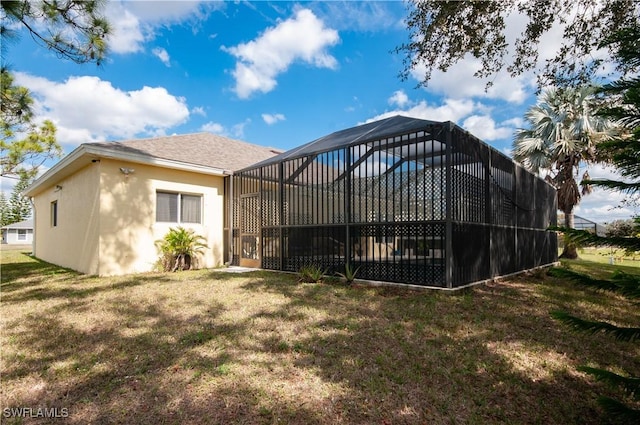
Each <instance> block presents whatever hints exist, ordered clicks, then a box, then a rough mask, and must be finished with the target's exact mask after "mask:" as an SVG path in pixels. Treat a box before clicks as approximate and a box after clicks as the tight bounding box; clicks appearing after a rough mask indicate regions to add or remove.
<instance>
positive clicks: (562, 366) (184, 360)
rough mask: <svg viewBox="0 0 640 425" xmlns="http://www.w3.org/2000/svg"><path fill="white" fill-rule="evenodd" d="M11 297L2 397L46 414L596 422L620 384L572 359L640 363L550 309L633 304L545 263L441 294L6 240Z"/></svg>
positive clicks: (581, 265)
mask: <svg viewBox="0 0 640 425" xmlns="http://www.w3.org/2000/svg"><path fill="white" fill-rule="evenodd" d="M571 264H572V267H574V268H577V269H582V270H585V269H597V270H599V272H600V273H607V272H608V270H609V269H607V268H608V267H609V266H608V265H606V264H605V265H600V264H596V265H594V263H589V262H586V261H584V260H581V261H579V262H573V263H571ZM630 270H636V269H635V268H630ZM637 270H639V272H640V269H637ZM0 296H1V301H0V303H1V304H0V305H1V325H2V328H1V332H2V333H1V335H0V346H1V347H2V350H1V351H2V362H1V365H0V379H1V385H0V388H1V389H0V394H1V406H0V407H1V408H2V409H4V408H7V407H9V408H11V407H30V408H33V409H37V408H39V407H48V408H51V407H58V408H66V409H68V414H69V417H68V418H66V419H52V420H51V423H72V424H85V423H94V424H102V423H123V424H124V423H142V424H183V423H190V424H207V423H211V424H217V423H221V424H227V423H238V424H272V423H284V424H287V423H293V424H336V423H338V424H339V423H344V424H346V423H349V424H351V423H356V424H486V423H505V424H601V423H605V421H604V419H603V417H602V414H601V412H600V410H599V409H598V407H597V404H596V400H595V399H596V397H597V396H598V395H600V394H604V395H609V396H614V397H620V396H621V395H620V394H619V393H617V392H616V391H613V390H610V389H608V388H607V387H605V386H604V385H602V384H600V383H596V382H594V381H593V380H592V379H591V378H590V377H588V376H586V375H584V374H582V373H580V372H577V371H576V370H575V368H576V366H578V365H583V364H588V365H592V366H599V367H612V368H615V370H617V371H620V370H621V369H620V368H623V369H624V370H627V371H629V372H632V373H634V374H636V375H638V374H639V373H640V352H639V347H638V345H637V344H631V343H624V342H617V341H614V340H611V339H609V338H608V337H606V336H595V337H585V336H583V335H575V334H572V333H571V332H570V331H568V330H567V329H566V328H565V327H564V326H563V325H561V324H559V323H557V322H555V321H554V320H552V319H551V318H550V317H549V311H551V310H556V309H563V310H567V311H569V312H571V313H573V314H577V315H580V316H583V317H587V318H600V319H607V320H610V321H614V322H615V323H617V324H620V325H625V324H626V325H632V324H635V325H637V324H638V323H639V322H640V315H639V311H638V308H637V306H636V305H633V304H632V303H630V302H628V301H626V300H624V299H622V298H619V297H617V296H614V295H608V294H601V293H597V292H595V291H592V290H585V289H581V288H579V287H577V286H574V285H573V284H570V283H567V282H565V281H562V280H560V279H555V278H551V277H548V276H546V275H545V273H544V272H538V273H535V274H532V275H528V276H523V277H518V278H512V279H509V280H505V281H502V282H498V283H491V284H487V285H482V286H478V287H475V288H473V289H470V290H464V291H461V292H457V293H455V294H446V293H443V292H437V291H410V290H404V289H397V288H373V287H367V286H362V285H355V286H352V287H347V286H344V285H342V284H340V283H338V282H328V283H322V284H309V283H304V284H300V283H297V282H296V276H294V275H287V274H280V273H269V272H251V273H247V274H231V273H226V272H220V271H211V270H201V271H194V272H182V273H175V274H143V275H136V276H124V277H117V278H96V277H89V276H83V275H78V274H75V273H73V272H70V271H67V270H63V269H60V268H58V267H55V266H52V265H50V264H46V263H43V262H39V261H37V260H34V259H32V258H30V257H29V256H27V255H26V254H24V253H21V252H19V251H3V252H2V284H1V293H0ZM3 412H4V411H3ZM0 414H1V413H0ZM30 421H33V423H46V421H45V422H43V421H42V420H35V419H33V420H32V419H25V420H24V423H32V422H30ZM2 423H21V422H20V419H16V418H6V417H3V418H2Z"/></svg>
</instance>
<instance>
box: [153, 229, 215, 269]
mask: <svg viewBox="0 0 640 425" xmlns="http://www.w3.org/2000/svg"><path fill="white" fill-rule="evenodd" d="M205 241H206V239H205V238H204V236H200V235H196V234H195V232H194V231H193V230H188V229H185V228H184V227H177V228H171V229H169V232H168V233H167V234H166V235H165V236H164V238H162V239H160V240H158V241H156V246H157V247H158V251H159V252H160V260H159V266H160V268H161V269H162V270H163V271H167V272H168V271H172V272H175V271H178V270H190V269H195V268H196V265H197V264H196V263H197V255H198V254H202V251H203V250H204V249H205V248H207V245H206V244H205Z"/></svg>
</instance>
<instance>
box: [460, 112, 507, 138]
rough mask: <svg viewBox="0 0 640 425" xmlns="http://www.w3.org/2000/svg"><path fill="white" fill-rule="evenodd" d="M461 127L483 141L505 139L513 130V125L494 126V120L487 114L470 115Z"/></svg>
mask: <svg viewBox="0 0 640 425" xmlns="http://www.w3.org/2000/svg"><path fill="white" fill-rule="evenodd" d="M461 127H462V128H464V129H465V130H467V131H469V132H470V133H472V134H473V135H474V136H476V137H478V138H479V139H481V140H484V141H492V140H499V139H506V138H508V137H510V136H511V135H512V134H513V131H514V128H513V127H504V126H503V127H496V122H495V121H494V120H493V118H491V117H490V116H488V115H471V116H470V117H468V118H466V119H465V120H464V122H463V123H462V126H461Z"/></svg>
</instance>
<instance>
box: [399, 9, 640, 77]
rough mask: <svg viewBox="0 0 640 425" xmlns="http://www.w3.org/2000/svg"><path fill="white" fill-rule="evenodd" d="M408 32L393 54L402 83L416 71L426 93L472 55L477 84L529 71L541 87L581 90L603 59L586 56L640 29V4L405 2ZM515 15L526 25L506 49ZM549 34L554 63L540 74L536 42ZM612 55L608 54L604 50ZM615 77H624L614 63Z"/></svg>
mask: <svg viewBox="0 0 640 425" xmlns="http://www.w3.org/2000/svg"><path fill="white" fill-rule="evenodd" d="M409 8H410V10H409V16H408V18H407V27H408V29H409V33H410V41H409V42H408V43H405V44H403V45H401V46H399V47H398V48H397V49H396V51H397V52H399V53H404V54H405V58H404V70H403V71H402V72H401V74H400V76H401V77H402V78H403V79H406V78H408V77H409V76H410V75H411V72H412V71H413V70H415V69H416V68H417V67H422V66H424V67H425V69H426V72H425V75H424V79H423V81H422V82H421V85H424V86H426V85H427V84H428V82H429V79H430V78H431V76H432V73H433V71H434V70H440V71H446V70H447V69H449V68H450V67H451V66H452V65H454V64H455V63H457V62H458V61H460V60H461V59H463V58H465V56H467V55H471V56H473V57H474V58H477V59H479V60H480V62H481V64H482V67H481V69H480V70H478V71H477V72H476V73H475V76H476V77H478V78H486V77H491V76H495V75H496V74H497V73H498V72H500V71H502V70H506V71H507V72H508V73H509V74H510V75H511V76H512V77H515V76H518V75H521V74H523V73H524V72H526V71H531V70H533V71H536V74H537V75H538V83H539V85H540V86H544V85H548V84H553V85H556V86H566V85H574V86H575V85H580V84H586V83H587V82H590V81H592V80H593V77H594V75H595V73H596V71H597V70H598V69H599V68H600V67H601V66H602V65H603V62H604V61H606V60H612V61H615V60H616V58H615V57H614V56H613V55H607V57H608V59H603V58H601V57H597V56H592V53H593V52H594V51H596V50H597V49H598V48H599V47H600V46H601V43H602V41H603V40H604V39H605V38H606V37H607V36H608V35H610V34H612V33H615V32H617V31H618V30H620V29H621V28H624V27H628V26H632V25H633V24H637V23H638V22H639V21H640V2H637V1H634V0H614V1H593V0H574V1H566V0H528V1H520V0H500V1H446V2H445V1H423V0H411V1H410V6H409ZM515 13H519V14H521V15H522V16H523V17H524V18H525V19H526V24H525V25H524V27H523V29H522V32H521V33H520V34H519V35H518V36H517V37H516V38H515V40H514V41H510V40H509V37H508V35H507V21H508V17H509V16H511V15H513V14H515ZM556 26H560V27H561V28H562V30H563V33H562V43H561V45H560V47H559V49H558V50H557V51H556V52H555V56H554V57H553V58H551V59H548V60H546V61H545V63H544V65H541V69H539V65H538V62H539V61H538V60H539V51H540V48H541V47H542V46H540V44H541V38H542V36H543V35H545V34H547V33H549V32H550V31H551V30H552V29H553V28H555V27H556ZM604 47H605V48H607V49H611V46H604ZM616 65H617V66H618V70H619V71H623V72H624V71H626V69H625V65H624V64H623V63H618V62H616Z"/></svg>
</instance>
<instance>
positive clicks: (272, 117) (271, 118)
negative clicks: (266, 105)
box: [262, 114, 286, 125]
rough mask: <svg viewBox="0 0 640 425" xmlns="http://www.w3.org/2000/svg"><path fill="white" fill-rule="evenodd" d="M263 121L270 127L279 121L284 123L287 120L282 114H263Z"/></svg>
mask: <svg viewBox="0 0 640 425" xmlns="http://www.w3.org/2000/svg"><path fill="white" fill-rule="evenodd" d="M262 119H263V120H264V122H266V123H267V124H268V125H272V124H275V123H277V122H278V121H284V120H285V119H286V118H285V116H284V115H282V114H262Z"/></svg>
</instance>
